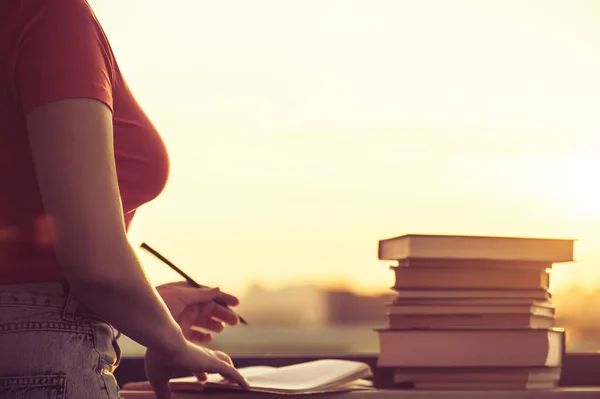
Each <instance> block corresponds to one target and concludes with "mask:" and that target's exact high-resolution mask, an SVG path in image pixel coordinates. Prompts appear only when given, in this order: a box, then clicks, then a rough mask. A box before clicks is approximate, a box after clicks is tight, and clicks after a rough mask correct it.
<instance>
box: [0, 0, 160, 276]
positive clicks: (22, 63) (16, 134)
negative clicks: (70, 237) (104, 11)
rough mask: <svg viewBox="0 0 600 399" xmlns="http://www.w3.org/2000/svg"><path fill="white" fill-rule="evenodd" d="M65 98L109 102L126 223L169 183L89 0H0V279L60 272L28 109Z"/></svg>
mask: <svg viewBox="0 0 600 399" xmlns="http://www.w3.org/2000/svg"><path fill="white" fill-rule="evenodd" d="M67 98H93V99H97V100H99V101H102V102H103V103H105V104H106V105H108V106H109V107H110V108H111V110H112V112H113V124H114V142H115V144H114V146H115V159H116V164H117V175H118V180H119V188H120V190H121V198H122V203H123V210H124V213H125V223H126V226H127V227H129V225H130V223H131V220H132V218H133V215H134V213H135V210H136V209H137V208H138V207H139V206H140V205H142V204H144V203H146V202H148V201H150V200H152V199H153V198H155V197H156V196H157V195H158V194H160V192H161V191H162V190H163V188H164V186H165V184H166V181H167V177H168V173H169V161H168V156H167V152H166V149H165V147H164V144H163V141H162V140H161V138H160V136H159V134H158V132H157V131H156V129H155V127H154V126H153V124H152V122H151V121H150V120H149V119H148V117H147V116H146V115H145V114H144V112H143V111H142V109H141V108H140V106H139V105H138V103H137V102H136V100H135V98H134V96H133V95H132V94H131V91H130V90H129V88H128V87H127V84H126V83H125V80H124V79H123V76H122V75H121V73H120V71H119V68H118V66H117V63H116V61H115V58H114V56H113V53H112V51H111V48H110V45H109V43H108V41H107V39H106V37H105V35H104V32H103V31H102V28H101V27H100V25H99V23H98V21H97V20H96V17H95V16H94V14H93V12H92V10H91V8H90V7H89V5H88V4H87V2H86V1H85V0H52V1H48V0H8V1H4V0H3V1H0V284H12V283H22V282H45V281H50V282H55V281H62V280H63V277H62V273H61V271H60V267H59V265H58V262H57V260H56V257H55V254H54V252H53V249H52V245H51V240H50V237H49V234H48V226H47V224H46V218H45V217H44V208H43V205H42V202H41V199H40V193H39V189H38V186H37V182H36V176H35V172H34V167H33V162H32V158H31V152H30V147H29V141H28V136H27V131H26V127H25V115H26V114H27V112H29V111H30V110H32V109H34V108H35V107H38V106H40V105H42V104H45V103H49V102H52V101H57V100H61V99H67ZM81 189H82V190H85V187H81ZM90 212H94V210H93V209H90Z"/></svg>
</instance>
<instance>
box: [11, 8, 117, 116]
mask: <svg viewBox="0 0 600 399" xmlns="http://www.w3.org/2000/svg"><path fill="white" fill-rule="evenodd" d="M39 3H40V4H41V5H40V6H39V8H38V9H37V10H35V13H33V15H31V16H30V17H29V18H27V21H26V23H25V24H24V28H23V31H22V34H21V37H20V41H19V45H18V47H17V51H16V57H15V72H16V73H15V80H16V82H15V84H16V89H17V93H18V95H19V98H20V102H21V106H22V108H23V112H24V113H25V114H26V113H27V112H29V111H31V110H32V109H34V108H36V107H38V106H40V105H43V104H46V103H50V102H53V101H58V100H63V99H68V98H93V99H97V100H99V101H101V102H103V103H105V104H106V105H107V106H108V107H109V108H110V109H111V110H112V108H113V103H112V77H113V72H114V59H113V56H112V52H111V50H110V47H109V44H108V42H107V40H106V37H105V36H104V33H103V31H102V28H101V27H100V25H99V24H98V21H97V20H96V17H95V16H94V13H93V12H92V10H91V8H90V6H89V5H88V4H87V2H86V1H85V0H54V1H40V2H39Z"/></svg>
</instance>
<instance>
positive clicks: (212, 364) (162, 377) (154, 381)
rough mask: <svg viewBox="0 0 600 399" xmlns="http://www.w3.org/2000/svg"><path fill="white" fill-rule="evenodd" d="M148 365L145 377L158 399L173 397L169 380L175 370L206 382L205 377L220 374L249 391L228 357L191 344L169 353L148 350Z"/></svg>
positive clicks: (246, 383) (184, 344) (186, 343)
mask: <svg viewBox="0 0 600 399" xmlns="http://www.w3.org/2000/svg"><path fill="white" fill-rule="evenodd" d="M145 361H146V377H147V378H148V381H149V382H150V385H152V389H153V390H154V393H155V394H156V397H157V398H158V399H168V398H169V397H170V395H171V390H170V388H169V379H170V378H171V377H172V376H173V372H174V371H175V370H187V371H191V372H192V373H194V374H195V375H196V376H197V377H198V379H199V380H202V379H205V378H206V373H219V374H221V375H222V376H223V377H224V378H226V379H228V380H230V381H233V382H235V383H237V384H238V385H239V386H240V387H242V388H243V389H248V388H249V386H248V382H247V381H246V379H245V378H244V377H242V375H241V374H240V373H239V372H238V371H237V370H236V369H235V367H234V366H233V362H232V361H231V358H230V357H229V356H228V355H227V354H225V353H223V352H219V351H213V350H211V349H208V348H203V347H200V346H196V345H194V344H192V343H191V342H189V341H186V342H185V343H183V344H182V345H181V347H180V348H179V349H178V350H176V351H174V352H169V353H167V352H163V351H160V350H155V349H150V348H148V350H147V351H146V358H145Z"/></svg>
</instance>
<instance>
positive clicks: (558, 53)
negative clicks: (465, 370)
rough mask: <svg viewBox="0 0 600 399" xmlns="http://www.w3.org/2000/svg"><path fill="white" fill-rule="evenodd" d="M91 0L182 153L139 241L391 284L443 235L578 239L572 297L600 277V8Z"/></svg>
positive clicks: (327, 280)
mask: <svg viewBox="0 0 600 399" xmlns="http://www.w3.org/2000/svg"><path fill="white" fill-rule="evenodd" d="M90 4H91V5H92V6H93V7H94V10H95V11H96V14H97V16H98V18H99V20H100V22H101V23H102V24H103V27H104V29H105V31H106V33H107V35H108V38H109V40H110V41H111V44H112V47H113V50H114V51H115V54H116V56H117V60H118V62H119V65H120V68H121V70H122V71H123V73H124V74H125V77H126V79H127V80H128V83H129V85H130V86H131V88H132V90H133V91H134V93H135V94H136V96H137V98H138V100H139V102H140V103H141V104H142V106H143V107H144V109H145V110H146V112H147V113H148V114H149V116H150V117H151V119H152V120H153V121H154V123H155V124H156V126H157V127H158V128H159V130H160V131H161V134H162V136H163V138H164V141H165V143H166V145H167V147H168V149H169V152H170V156H171V167H172V169H171V177H170V182H169V184H168V186H167V188H166V190H165V191H164V192H163V194H162V195H161V197H159V198H158V199H157V200H155V201H154V202H153V203H151V204H149V205H147V206H145V207H144V208H142V209H141V210H140V211H139V213H138V215H137V217H136V220H135V221H134V225H133V228H132V231H131V241H132V243H133V244H135V245H136V246H138V245H139V244H140V243H141V242H142V241H146V242H147V243H149V244H150V245H152V246H154V247H155V248H156V249H157V250H159V251H161V252H163V253H164V254H165V255H166V256H167V257H168V258H171V260H173V261H175V262H176V263H177V264H178V265H179V266H181V267H182V268H183V269H185V270H188V271H189V272H190V274H192V275H193V276H194V277H196V278H197V280H198V281H200V282H201V283H205V284H208V285H218V286H220V287H221V288H222V289H227V290H230V291H233V292H234V293H236V294H240V295H242V294H243V292H244V291H245V290H246V288H247V287H248V285H249V284H251V283H253V282H257V283H260V284H263V285H265V286H268V287H273V288H277V287H280V286H282V285H284V284H288V283H316V284H324V285H335V286H346V287H352V288H355V289H357V290H360V291H382V290H385V289H386V288H387V287H388V286H389V285H391V284H392V282H393V275H392V273H391V272H390V271H389V270H388V268H387V265H388V264H387V263H385V262H379V261H378V260H377V241H378V240H379V239H381V238H388V237H393V236H397V235H402V234H405V233H432V234H485V235H510V236H540V237H552V238H578V239H579V242H578V243H577V246H576V257H577V259H578V260H579V262H578V263H577V264H569V265H561V266H557V267H556V270H555V278H554V284H555V287H556V288H557V289H560V288H567V287H569V286H570V285H572V284H573V283H579V284H581V285H582V286H583V287H584V288H587V289H590V288H594V287H595V286H598V285H600V247H599V246H598V243H599V242H600V188H599V187H598V186H599V179H598V174H599V173H600V172H599V171H600V111H599V108H600V72H599V71H600V3H599V2H597V1H594V0H587V1H580V0H562V1H551V0H539V1H534V0H529V1H526V2H524V1H521V0H497V1H496V0H493V1H492V0H486V1H482V0H471V1H466V0H453V1H447V0H438V1H431V0H418V1H417V0H414V1H401V0H389V1H384V0H362V1H351V0H339V1H333V0H301V1H300V0H298V1H296V0H268V1H267V0H254V1H247V0H237V1H227V0H224V1H204V0H174V1H170V2H167V1H164V0H162V1H158V0H90ZM140 257H141V259H142V260H143V261H144V264H145V266H146V270H147V272H148V274H149V276H150V277H151V279H152V281H153V282H155V283H160V282H165V281H168V280H171V279H174V278H177V276H176V275H175V274H173V273H172V272H170V271H169V270H168V269H167V268H166V266H164V265H162V264H160V263H159V262H157V261H155V260H153V259H152V258H151V257H150V256H149V255H146V254H143V253H140Z"/></svg>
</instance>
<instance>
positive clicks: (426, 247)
mask: <svg viewBox="0 0 600 399" xmlns="http://www.w3.org/2000/svg"><path fill="white" fill-rule="evenodd" d="M573 244H574V240H562V239H534V238H510V237H480V236H434V235H416V234H412V235H405V236H401V237H396V238H391V239H386V240H382V241H380V242H379V254H378V256H379V259H380V260H392V261H396V262H397V264H394V265H392V266H391V269H392V270H393V271H394V273H395V277H396V281H395V284H394V286H393V288H392V289H393V290H394V291H396V293H397V297H396V299H395V300H394V301H393V302H392V303H390V304H388V305H387V315H388V321H389V325H388V327H387V328H385V329H381V330H378V334H379V345H380V353H379V357H378V366H379V367H384V368H390V369H391V370H392V373H391V374H392V375H393V377H392V378H393V384H394V386H396V387H410V388H417V389H419V388H421V389H444V390H449V389H552V388H555V387H556V386H557V383H558V380H559V378H560V371H561V363H562V356H563V353H564V342H565V339H564V330H563V329H561V328H558V327H557V326H556V325H555V318H554V312H555V309H554V305H553V303H552V295H551V293H550V273H551V268H552V265H553V264H554V263H563V262H572V261H573Z"/></svg>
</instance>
